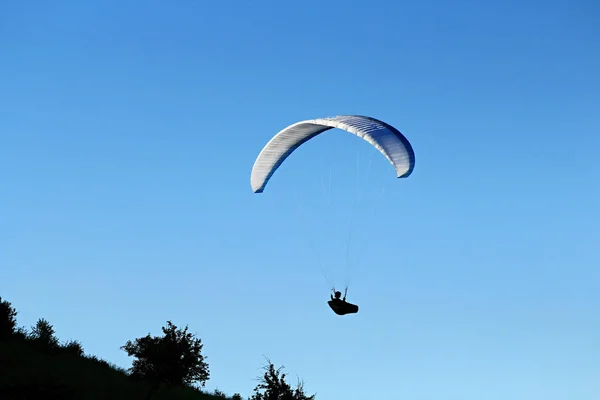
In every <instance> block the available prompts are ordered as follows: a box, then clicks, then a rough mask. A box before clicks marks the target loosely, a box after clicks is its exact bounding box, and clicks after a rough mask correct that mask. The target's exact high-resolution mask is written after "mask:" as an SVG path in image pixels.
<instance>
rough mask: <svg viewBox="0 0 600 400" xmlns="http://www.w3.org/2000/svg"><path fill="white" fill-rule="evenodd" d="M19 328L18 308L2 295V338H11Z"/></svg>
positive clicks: (0, 302)
mask: <svg viewBox="0 0 600 400" xmlns="http://www.w3.org/2000/svg"><path fill="white" fill-rule="evenodd" d="M16 329H17V310H15V309H14V308H13V306H12V304H10V303H9V302H8V301H5V300H2V297H0V340H7V339H9V338H10V337H11V336H12V335H14V333H15V332H16Z"/></svg>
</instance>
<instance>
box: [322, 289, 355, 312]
mask: <svg viewBox="0 0 600 400" xmlns="http://www.w3.org/2000/svg"><path fill="white" fill-rule="evenodd" d="M332 290H333V294H334V295H335V298H334V297H333V296H332V295H329V297H331V300H329V301H328V302H327V303H328V304H329V307H331V309H332V310H333V312H334V313H336V314H337V315H346V314H355V313H357V312H358V306H357V305H355V304H351V303H348V302H347V301H346V294H347V293H348V288H346V290H345V291H344V298H342V299H340V297H342V292H340V291H336V290H335V288H334V289H332Z"/></svg>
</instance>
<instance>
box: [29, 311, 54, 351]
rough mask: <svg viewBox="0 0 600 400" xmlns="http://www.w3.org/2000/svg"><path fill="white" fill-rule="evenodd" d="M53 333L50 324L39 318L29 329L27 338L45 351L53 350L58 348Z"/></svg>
mask: <svg viewBox="0 0 600 400" xmlns="http://www.w3.org/2000/svg"><path fill="white" fill-rule="evenodd" d="M54 333H55V332H54V327H53V326H52V324H50V322H48V321H46V320H45V319H44V318H40V319H39V320H38V322H37V323H36V324H35V326H34V327H33V328H31V333H30V334H29V338H30V339H32V340H33V341H35V342H37V343H38V344H40V345H41V346H43V347H44V348H46V349H49V350H54V349H56V348H58V346H59V341H58V339H57V338H56V336H55V335H54Z"/></svg>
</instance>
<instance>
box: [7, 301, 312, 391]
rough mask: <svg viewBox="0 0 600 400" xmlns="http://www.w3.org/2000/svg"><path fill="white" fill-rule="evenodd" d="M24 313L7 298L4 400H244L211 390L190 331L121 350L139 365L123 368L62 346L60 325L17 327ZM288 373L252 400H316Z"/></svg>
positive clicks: (268, 373)
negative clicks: (56, 329) (57, 328)
mask: <svg viewBox="0 0 600 400" xmlns="http://www.w3.org/2000/svg"><path fill="white" fill-rule="evenodd" d="M17 314H18V313H17V311H16V309H15V308H14V307H13V306H12V304H11V303H10V302H8V301H6V300H3V299H2V297H0V400H25V399H27V400H28V399H78V400H96V399H98V400H100V399H115V400H118V399H128V400H135V399H140V400H142V399H144V400H150V399H153V400H161V399H169V400H209V399H210V400H216V399H231V400H242V399H243V397H242V396H241V395H240V394H239V393H234V394H233V395H232V396H227V395H226V394H225V393H223V392H221V391H219V390H215V391H214V392H212V393H208V392H207V391H205V390H203V388H204V385H205V383H206V382H207V381H208V380H209V379H210V371H209V365H208V363H207V362H206V360H205V357H204V356H203V355H202V348H203V344H202V342H201V340H200V339H199V338H196V337H195V336H194V335H192V334H191V333H189V332H188V330H187V326H186V327H185V328H183V329H182V328H178V327H177V326H175V325H173V324H172V323H171V322H170V321H167V325H166V326H164V327H163V328H162V331H163V335H162V336H154V337H153V336H150V335H149V334H148V335H147V336H145V337H140V338H135V339H132V340H129V341H127V343H125V344H121V346H116V347H119V348H120V349H121V350H123V351H125V352H127V354H128V355H129V356H131V357H133V358H134V360H133V363H132V367H131V368H129V369H124V368H120V367H118V366H116V365H114V364H112V363H110V362H108V361H105V360H103V359H101V358H99V357H97V356H95V355H88V354H85V351H84V349H83V347H82V345H81V343H79V342H77V341H73V340H71V341H67V342H63V343H61V342H60V340H59V339H58V338H57V337H56V335H55V333H54V328H53V326H52V324H51V323H50V322H49V321H47V320H45V319H43V318H41V319H39V320H38V321H37V323H36V324H35V325H34V326H33V327H32V328H31V329H30V330H27V329H25V328H23V327H19V326H18V325H17ZM285 378H286V375H285V373H282V372H281V368H275V366H274V365H273V363H271V361H268V364H267V365H266V366H265V367H264V375H263V376H262V377H260V378H259V384H258V385H257V386H256V387H255V388H254V393H253V394H252V396H251V397H249V398H248V399H249V400H314V399H315V395H307V394H305V393H304V390H303V384H302V382H298V384H297V386H296V387H295V388H293V387H292V386H291V385H290V384H289V383H287V382H286V380H285Z"/></svg>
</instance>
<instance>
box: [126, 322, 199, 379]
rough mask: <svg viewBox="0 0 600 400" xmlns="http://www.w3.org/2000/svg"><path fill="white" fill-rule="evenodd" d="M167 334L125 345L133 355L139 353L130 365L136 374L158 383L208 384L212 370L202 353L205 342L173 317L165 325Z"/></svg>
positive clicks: (144, 338)
mask: <svg viewBox="0 0 600 400" xmlns="http://www.w3.org/2000/svg"><path fill="white" fill-rule="evenodd" d="M162 331H163V333H164V336H162V337H158V336H154V337H152V336H150V334H148V335H147V336H145V337H142V338H137V339H135V341H134V342H132V341H127V343H126V344H125V345H124V346H122V347H121V349H122V350H124V351H126V352H127V354H128V355H129V356H130V357H135V358H136V359H135V360H134V361H133V365H132V367H131V368H130V372H131V374H132V376H134V377H137V378H142V379H145V380H147V381H149V382H151V383H153V384H154V387H155V388H156V387H158V386H159V385H160V384H165V385H167V386H191V385H192V384H194V383H198V384H200V385H201V386H204V385H205V383H206V381H207V380H208V378H209V376H210V374H209V369H208V364H207V363H206V362H204V358H205V357H204V356H203V355H202V347H203V345H202V342H201V340H200V339H197V338H195V337H194V335H193V334H191V333H189V332H188V327H187V326H186V327H185V329H183V330H181V329H178V328H177V327H176V326H175V325H173V324H172V323H171V321H167V326H166V327H163V328H162Z"/></svg>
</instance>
